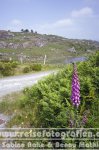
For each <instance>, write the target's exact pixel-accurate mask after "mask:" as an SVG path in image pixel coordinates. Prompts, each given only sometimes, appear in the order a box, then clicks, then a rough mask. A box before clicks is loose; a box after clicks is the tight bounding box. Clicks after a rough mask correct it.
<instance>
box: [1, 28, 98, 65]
mask: <svg viewBox="0 0 99 150" xmlns="http://www.w3.org/2000/svg"><path fill="white" fill-rule="evenodd" d="M98 49H99V42H97V41H92V40H78V39H67V38H64V37H60V36H55V35H46V34H43V35H42V34H38V33H37V32H27V31H23V32H11V31H3V30H1V31H0V59H14V60H22V61H23V62H29V61H32V62H41V63H42V62H43V59H44V56H45V55H46V56H47V63H64V62H65V60H68V59H70V58H71V57H75V56H83V55H87V54H90V53H93V52H94V51H96V50H98Z"/></svg>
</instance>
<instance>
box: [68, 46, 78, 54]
mask: <svg viewBox="0 0 99 150" xmlns="http://www.w3.org/2000/svg"><path fill="white" fill-rule="evenodd" d="M68 52H73V53H76V50H75V47H72V48H69V49H68Z"/></svg>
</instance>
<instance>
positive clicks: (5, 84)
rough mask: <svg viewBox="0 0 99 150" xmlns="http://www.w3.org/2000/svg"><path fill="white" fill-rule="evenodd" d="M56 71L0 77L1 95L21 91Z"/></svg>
mask: <svg viewBox="0 0 99 150" xmlns="http://www.w3.org/2000/svg"><path fill="white" fill-rule="evenodd" d="M53 72H54V71H46V72H39V73H34V74H27V75H19V76H12V77H6V78H1V79H0V97H2V96H4V95H6V94H10V93H12V92H16V91H20V90H22V89H24V88H25V87H28V86H31V85H33V84H34V83H36V82H37V81H38V80H40V79H42V78H43V77H44V76H47V75H49V74H51V73H53Z"/></svg>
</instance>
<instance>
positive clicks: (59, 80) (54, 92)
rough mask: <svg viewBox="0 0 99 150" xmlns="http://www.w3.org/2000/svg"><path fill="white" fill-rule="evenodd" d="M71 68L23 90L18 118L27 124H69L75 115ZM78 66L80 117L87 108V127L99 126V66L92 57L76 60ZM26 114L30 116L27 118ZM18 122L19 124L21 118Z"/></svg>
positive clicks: (69, 66)
mask: <svg viewBox="0 0 99 150" xmlns="http://www.w3.org/2000/svg"><path fill="white" fill-rule="evenodd" d="M97 55H99V53H97V54H95V55H94V56H93V57H94V60H95V59H96V58H97ZM95 61H96V60H95ZM72 68H73V67H72V65H66V67H65V68H64V69H63V70H61V71H59V72H58V73H57V74H55V75H50V76H49V77H46V78H45V80H42V81H39V82H38V84H36V85H34V86H32V87H31V88H26V89H24V98H23V99H22V100H20V103H19V107H20V110H21V111H20V114H18V115H16V118H17V119H18V118H19V115H20V116H21V120H23V122H24V125H26V124H28V127H35V128H37V127H38V128H40V127H44V128H51V127H53V128H68V127H70V122H69V121H70V119H71V118H73V117H74V116H75V113H74V112H75V111H74V107H73V106H72V103H71V100H70V96H71V79H72ZM77 69H78V75H79V79H80V87H81V89H80V91H81V104H80V106H79V108H78V110H77V112H78V114H79V118H80V119H82V117H83V114H84V112H86V111H88V112H89V114H88V116H87V117H88V121H87V123H86V125H85V127H88V128H90V127H93V128H98V126H99V98H98V97H99V86H98V84H99V68H98V67H97V65H93V62H92V60H89V61H87V62H81V63H77ZM24 116H27V118H28V120H26V119H25V117H24ZM16 118H15V120H17V119H16ZM13 119H14V118H13ZM18 123H19V125H20V124H21V121H19V122H18ZM81 123H82V122H81Z"/></svg>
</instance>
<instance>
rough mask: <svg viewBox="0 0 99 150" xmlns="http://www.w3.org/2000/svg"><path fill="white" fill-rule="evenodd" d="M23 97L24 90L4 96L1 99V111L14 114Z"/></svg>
mask: <svg viewBox="0 0 99 150" xmlns="http://www.w3.org/2000/svg"><path fill="white" fill-rule="evenodd" d="M22 97H23V92H22V91H21V92H14V93H11V94H7V95H6V96H3V97H2V98H1V100H0V113H3V114H5V115H12V114H13V113H14V112H16V109H17V110H18V104H19V101H20V100H21V98H22Z"/></svg>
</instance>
